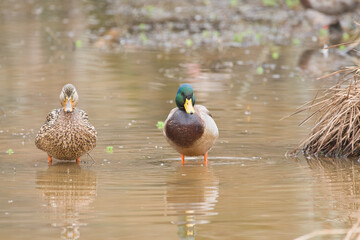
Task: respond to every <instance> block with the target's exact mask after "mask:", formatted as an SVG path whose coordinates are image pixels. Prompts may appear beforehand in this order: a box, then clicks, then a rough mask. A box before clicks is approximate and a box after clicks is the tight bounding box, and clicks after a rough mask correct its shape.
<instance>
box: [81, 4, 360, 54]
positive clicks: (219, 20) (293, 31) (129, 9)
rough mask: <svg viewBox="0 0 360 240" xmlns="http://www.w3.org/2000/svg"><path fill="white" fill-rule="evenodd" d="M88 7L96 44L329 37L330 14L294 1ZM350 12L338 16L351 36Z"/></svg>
mask: <svg viewBox="0 0 360 240" xmlns="http://www.w3.org/2000/svg"><path fill="white" fill-rule="evenodd" d="M87 10H88V14H89V16H90V17H89V19H91V21H89V28H90V32H91V36H90V40H91V42H92V43H94V45H95V46H96V47H99V48H108V47H118V46H129V45H132V46H145V47H152V48H154V47H155V48H159V47H160V48H163V47H165V48H179V47H180V48H181V47H184V48H201V47H203V48H223V47H249V46H254V45H264V44H268V43H272V44H277V45H306V46H314V45H315V46H322V45H323V44H325V43H328V40H329V38H330V36H329V33H328V30H327V29H324V28H323V26H324V25H326V24H327V23H328V21H329V20H328V19H327V18H329V16H325V15H323V14H321V13H316V12H314V11H312V10H305V9H304V8H303V7H302V6H301V5H300V3H299V2H298V1H296V0H293V1H284V2H283V1H237V0H229V1H210V0H198V1H181V2H177V1H171V0H167V1H161V2H157V1H150V0H147V1H136V2H133V1H121V2H120V1H106V2H96V1H90V2H87ZM355 16H356V13H355V12H352V13H347V14H345V15H342V16H340V17H339V20H340V22H341V25H342V26H343V29H344V31H345V32H349V33H350V35H351V31H352V29H353V28H354V23H353V20H354V19H356V18H355ZM331 18H334V17H331ZM348 37H349V36H348V35H345V38H348ZM337 38H340V40H342V39H341V38H342V35H340V37H337ZM338 40H339V39H338Z"/></svg>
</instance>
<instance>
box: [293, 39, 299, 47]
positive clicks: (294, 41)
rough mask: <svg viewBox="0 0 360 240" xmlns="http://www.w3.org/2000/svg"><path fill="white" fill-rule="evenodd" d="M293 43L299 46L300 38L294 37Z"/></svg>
mask: <svg viewBox="0 0 360 240" xmlns="http://www.w3.org/2000/svg"><path fill="white" fill-rule="evenodd" d="M293 44H294V45H295V46H299V45H300V39H298V38H294V39H293Z"/></svg>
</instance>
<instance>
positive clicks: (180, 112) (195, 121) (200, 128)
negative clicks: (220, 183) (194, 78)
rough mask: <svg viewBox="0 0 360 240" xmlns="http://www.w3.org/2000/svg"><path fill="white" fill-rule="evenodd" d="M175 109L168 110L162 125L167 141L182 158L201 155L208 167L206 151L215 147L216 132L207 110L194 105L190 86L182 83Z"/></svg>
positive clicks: (217, 132) (217, 134) (214, 124)
mask: <svg viewBox="0 0 360 240" xmlns="http://www.w3.org/2000/svg"><path fill="white" fill-rule="evenodd" d="M175 102H176V105H177V108H174V109H172V110H171V111H170V113H169V116H168V117H167V119H166V120H165V123H164V135H165V136H166V140H167V141H168V142H169V143H170V145H171V146H173V147H174V148H175V149H176V151H178V152H179V153H180V154H181V160H182V161H181V163H182V164H184V158H185V157H184V156H204V161H205V164H207V155H208V151H209V149H210V148H211V147H212V146H213V145H214V143H215V141H216V139H217V137H218V136H219V130H218V128H217V126H216V123H215V121H214V120H213V118H212V117H211V115H210V112H209V111H208V110H207V109H206V107H204V106H202V105H196V106H195V96H194V92H193V89H192V87H191V86H190V85H189V84H182V85H181V86H180V88H179V90H178V92H177V95H176V97H175Z"/></svg>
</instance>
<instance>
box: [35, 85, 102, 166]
mask: <svg viewBox="0 0 360 240" xmlns="http://www.w3.org/2000/svg"><path fill="white" fill-rule="evenodd" d="M74 91H76V90H75V88H74ZM75 93H76V92H75ZM76 94H77V93H76ZM96 134H97V133H96V130H95V128H94V126H92V125H91V124H90V123H89V121H88V116H87V114H86V113H85V112H84V111H83V110H80V109H77V108H75V107H74V108H73V110H72V111H71V112H65V110H64V108H59V109H54V110H52V111H51V112H50V113H49V114H48V116H47V118H46V122H45V124H44V125H43V126H42V127H41V128H40V131H39V133H38V134H37V135H36V138H35V145H36V146H37V147H38V148H39V149H41V150H43V151H45V152H47V154H48V155H49V156H50V157H54V158H56V159H60V160H74V159H78V158H80V157H81V156H82V155H84V154H85V153H87V152H89V151H90V150H92V149H93V148H94V147H95V146H96Z"/></svg>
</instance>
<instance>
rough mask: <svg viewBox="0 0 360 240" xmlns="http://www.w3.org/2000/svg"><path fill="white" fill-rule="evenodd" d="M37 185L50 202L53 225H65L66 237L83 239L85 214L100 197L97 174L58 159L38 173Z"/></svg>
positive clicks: (63, 236)
mask: <svg viewBox="0 0 360 240" xmlns="http://www.w3.org/2000/svg"><path fill="white" fill-rule="evenodd" d="M36 184H37V189H38V190H39V191H40V192H41V194H42V198H43V200H44V201H45V202H46V207H47V210H49V212H50V215H51V225H52V226H56V227H61V228H62V232H61V238H62V239H79V238H80V226H86V225H87V224H86V223H85V222H84V221H85V220H86V217H85V216H84V215H85V214H86V213H87V212H89V211H90V210H91V207H90V204H91V203H92V202H93V201H94V199H95V197H96V175H95V173H94V172H93V171H90V170H88V169H83V168H81V167H80V166H79V165H78V164H76V163H58V164H55V165H53V166H51V167H49V168H48V169H47V170H46V171H39V172H37V174H36Z"/></svg>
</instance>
